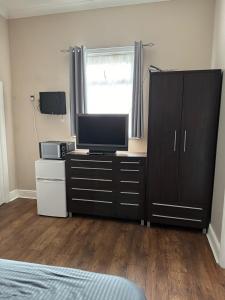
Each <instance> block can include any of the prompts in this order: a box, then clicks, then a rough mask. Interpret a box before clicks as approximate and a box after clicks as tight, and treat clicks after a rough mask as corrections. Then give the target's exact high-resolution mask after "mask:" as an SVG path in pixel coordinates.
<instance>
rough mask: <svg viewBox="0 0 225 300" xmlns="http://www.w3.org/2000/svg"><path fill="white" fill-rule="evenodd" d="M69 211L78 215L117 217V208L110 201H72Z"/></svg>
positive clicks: (69, 204)
mask: <svg viewBox="0 0 225 300" xmlns="http://www.w3.org/2000/svg"><path fill="white" fill-rule="evenodd" d="M68 210H69V211H71V212H74V213H77V214H85V215H94V216H104V217H115V207H114V205H113V203H112V202H110V201H109V202H108V201H88V200H74V199H71V200H70V201H69V203H68Z"/></svg>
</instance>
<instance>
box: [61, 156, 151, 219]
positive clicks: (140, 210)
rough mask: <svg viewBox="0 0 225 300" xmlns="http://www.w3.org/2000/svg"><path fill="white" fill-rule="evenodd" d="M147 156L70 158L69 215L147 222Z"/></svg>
mask: <svg viewBox="0 0 225 300" xmlns="http://www.w3.org/2000/svg"><path fill="white" fill-rule="evenodd" d="M145 163H146V154H145V153H138V154H133V153H123V154H115V155H113V154H110V155H103V154H97V155H96V154H89V153H88V152H80V151H75V152H72V153H70V154H68V155H67V157H66V186H67V208H68V211H69V215H70V216H71V215H72V213H75V214H85V215H95V216H103V217H113V218H120V219H127V220H141V221H142V223H143V220H144V201H145Z"/></svg>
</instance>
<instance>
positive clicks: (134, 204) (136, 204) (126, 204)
mask: <svg viewBox="0 0 225 300" xmlns="http://www.w3.org/2000/svg"><path fill="white" fill-rule="evenodd" d="M120 205H123V206H139V204H138V203H124V202H122V203H120Z"/></svg>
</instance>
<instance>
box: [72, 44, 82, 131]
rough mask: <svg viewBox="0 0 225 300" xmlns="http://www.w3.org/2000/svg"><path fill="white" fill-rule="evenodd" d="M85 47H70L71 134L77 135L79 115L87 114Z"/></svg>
mask: <svg viewBox="0 0 225 300" xmlns="http://www.w3.org/2000/svg"><path fill="white" fill-rule="evenodd" d="M85 85H86V84H85V47H83V46H81V47H75V48H72V47H70V114H71V134H72V135H76V119H77V114H82V113H85V112H86V91H85Z"/></svg>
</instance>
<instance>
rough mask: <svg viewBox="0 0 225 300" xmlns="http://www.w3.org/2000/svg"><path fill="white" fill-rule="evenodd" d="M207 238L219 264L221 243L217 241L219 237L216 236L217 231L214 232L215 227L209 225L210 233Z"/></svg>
mask: <svg viewBox="0 0 225 300" xmlns="http://www.w3.org/2000/svg"><path fill="white" fill-rule="evenodd" d="M207 238H208V241H209V245H210V247H211V249H212V252H213V255H214V258H215V260H216V262H217V263H218V264H219V257H220V243H219V241H218V239H217V236H216V234H215V231H214V230H213V227H212V225H211V224H210V225H209V230H208V233H207Z"/></svg>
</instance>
